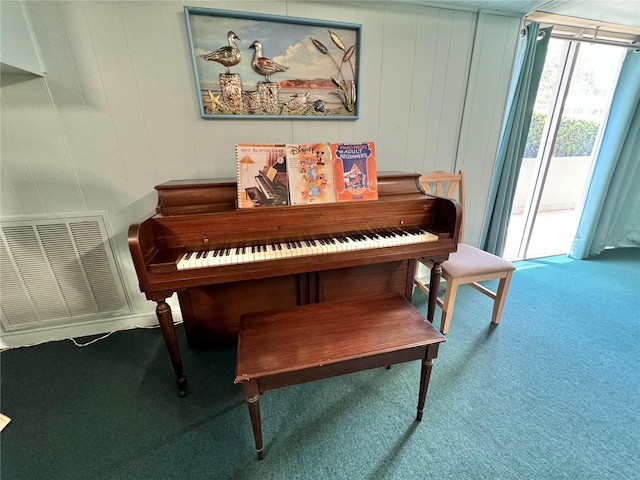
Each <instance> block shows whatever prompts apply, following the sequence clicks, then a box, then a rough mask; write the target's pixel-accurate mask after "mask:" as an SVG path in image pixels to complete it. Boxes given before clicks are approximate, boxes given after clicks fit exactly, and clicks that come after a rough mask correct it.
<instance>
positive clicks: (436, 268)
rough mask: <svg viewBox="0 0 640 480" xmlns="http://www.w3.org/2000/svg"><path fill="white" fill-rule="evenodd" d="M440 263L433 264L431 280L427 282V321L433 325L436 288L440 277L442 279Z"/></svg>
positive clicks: (436, 302) (436, 296)
mask: <svg viewBox="0 0 640 480" xmlns="http://www.w3.org/2000/svg"><path fill="white" fill-rule="evenodd" d="M441 263H442V262H433V267H432V268H431V278H430V280H429V304H428V306H427V320H429V321H430V322H431V323H433V318H434V316H435V314H436V305H437V304H438V287H439V286H440V277H442V266H441Z"/></svg>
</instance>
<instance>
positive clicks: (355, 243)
mask: <svg viewBox="0 0 640 480" xmlns="http://www.w3.org/2000/svg"><path fill="white" fill-rule="evenodd" d="M437 240H438V236H437V235H434V234H432V233H429V232H427V231H425V230H421V229H411V230H384V231H375V232H366V233H360V234H349V235H344V236H334V237H328V238H320V239H314V240H293V241H289V242H279V243H271V244H264V245H250V246H236V247H231V248H220V249H214V250H206V251H200V252H188V253H185V254H183V255H181V256H180V258H179V259H178V261H177V263H176V266H177V268H178V270H189V269H193V268H205V267H217V266H222V265H238V264H243V263H254V262H263V261H270V260H280V259H287V258H296V257H305V256H313V255H326V254H331V253H341V252H351V251H355V250H368V249H374V248H384V247H397V246H401V245H411V244H417V243H422V242H434V241H437Z"/></svg>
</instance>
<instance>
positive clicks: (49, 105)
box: [0, 1, 520, 312]
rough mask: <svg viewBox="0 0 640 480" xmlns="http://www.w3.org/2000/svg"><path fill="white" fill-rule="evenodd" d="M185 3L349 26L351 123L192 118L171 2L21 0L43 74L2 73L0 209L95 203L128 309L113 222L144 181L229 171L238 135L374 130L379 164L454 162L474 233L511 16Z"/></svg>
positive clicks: (119, 234)
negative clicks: (356, 74)
mask: <svg viewBox="0 0 640 480" xmlns="http://www.w3.org/2000/svg"><path fill="white" fill-rule="evenodd" d="M2 3H5V2H4V1H3V2H2ZM189 4H190V5H194V6H201V7H210V8H221V9H228V10H246V11H252V12H258V13H266V14H277V15H288V16H296V17H306V18H318V19H325V20H334V21H344V22H351V23H359V24H362V26H363V27H362V46H361V65H360V66H361V71H360V79H361V85H360V96H359V101H360V119H359V120H357V121H309V120H307V121H305V120H277V121H273V120H271V121H266V120H202V119H201V118H200V117H199V114H198V109H197V102H196V91H195V85H194V80H193V72H192V66H191V57H190V52H189V51H188V39H187V32H186V27H185V19H184V12H183V6H184V3H183V2H172V1H157V2H156V1H126V2H124V1H123V2H115V1H104V2H102V1H91V2H75V1H74V2H65V1H42V2H38V1H29V2H26V7H27V11H28V14H29V16H30V18H31V22H32V24H33V28H34V31H35V34H36V37H37V39H38V42H39V45H40V49H41V52H42V57H43V60H44V63H45V65H46V67H47V72H48V73H47V74H46V76H45V77H43V78H37V77H24V76H19V75H3V76H2V93H1V98H0V101H1V108H2V125H1V141H2V143H1V155H2V172H1V177H0V178H1V182H2V184H1V195H2V197H1V201H2V204H1V208H2V210H1V213H2V216H3V217H14V216H25V215H27V216H32V215H48V214H55V215H63V214H65V213H82V212H87V213H90V212H106V214H107V218H108V219H109V225H108V228H109V230H110V234H111V237H112V240H113V243H114V245H115V246H116V256H117V258H118V260H119V262H120V265H121V268H122V269H123V272H124V274H125V278H126V279H127V282H128V286H129V289H130V293H131V296H132V297H133V301H134V306H135V308H136V310H137V311H138V312H151V311H152V310H153V305H152V304H151V303H150V302H146V301H145V300H144V299H143V297H142V295H141V294H139V293H138V289H137V279H136V276H135V273H134V271H133V268H132V265H131V261H130V258H129V253H128V249H127V246H126V230H127V227H128V226H129V224H131V223H133V222H136V221H138V220H140V219H142V218H144V217H146V216H148V215H150V214H151V213H152V211H153V208H154V206H155V201H156V197H155V191H154V189H153V187H154V186H155V185H156V184H159V183H162V182H165V181H167V180H171V179H178V178H183V179H184V178H205V177H230V176H233V175H234V172H235V165H234V146H235V144H236V143H238V142H274V141H276V142H307V141H322V140H327V141H364V140H373V141H375V142H376V144H377V150H378V155H377V161H378V168H379V170H407V171H420V172H427V171H431V170H434V169H443V170H453V169H457V168H464V169H465V170H466V172H467V182H468V190H469V192H468V198H469V204H470V205H471V204H473V207H472V208H469V209H468V210H467V212H468V218H467V232H468V236H467V241H468V242H469V243H474V242H477V238H476V237H478V236H479V232H480V230H481V226H482V220H483V216H484V211H482V209H483V208H484V205H485V204H486V192H487V190H488V188H489V180H490V176H491V173H492V170H493V162H494V157H495V151H496V149H497V142H498V137H499V131H500V126H501V121H502V115H503V109H504V104H505V100H506V95H507V88H508V81H509V77H510V72H511V67H512V61H513V53H514V49H515V44H516V41H517V35H518V30H519V24H520V22H519V19H516V18H511V17H505V16H496V15H488V14H483V13H476V12H469V11H462V10H450V9H443V8H433V7H425V6H419V5H413V4H411V3H402V2H389V3H387V2H373V1H369V2H367V1H362V2H344V1H335V2H333V1H318V2H296V1H286V2H282V1H274V2H268V1H259V2H258V1H256V2H250V1H243V2H215V1H210V2H190V3H189ZM250 40H251V39H247V40H246V41H245V42H244V43H243V44H242V47H244V48H248V45H249V44H250ZM223 41H224V39H223V38H222V37H221V42H223Z"/></svg>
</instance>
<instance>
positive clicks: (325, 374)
mask: <svg viewBox="0 0 640 480" xmlns="http://www.w3.org/2000/svg"><path fill="white" fill-rule="evenodd" d="M444 341H445V337H444V336H443V335H442V334H441V333H440V332H439V331H438V330H437V329H436V328H434V327H433V325H432V324H431V323H430V322H428V321H426V320H425V319H424V317H423V316H422V315H421V314H420V313H419V312H418V311H417V310H416V309H415V308H414V307H413V305H411V303H409V302H408V301H407V300H406V299H405V298H404V297H402V296H401V295H398V294H383V295H377V296H367V297H355V298H351V299H348V300H340V301H335V302H324V303H316V304H310V305H304V306H300V307H295V308H292V309H287V310H274V311H269V312H259V313H251V314H246V315H243V317H242V320H241V325H240V335H239V338H238V355H237V361H236V379H235V383H241V384H242V388H243V392H244V395H245V397H246V400H247V405H248V407H249V415H250V417H251V425H252V427H253V436H254V439H255V443H256V452H257V457H258V460H262V459H263V458H264V451H263V444H262V426H261V420H260V402H259V399H260V395H261V394H263V393H264V392H265V391H267V390H273V389H276V388H280V387H286V386H288V385H295V384H298V383H304V382H310V381H313V380H320V379H323V378H329V377H333V376H336V375H343V374H346V373H353V372H358V371H361V370H367V369H371V368H377V367H385V366H390V365H393V364H396V363H402V362H408V361H411V360H422V369H421V373H420V388H419V394H418V413H417V417H416V420H417V421H420V420H421V419H422V412H423V410H424V403H425V398H426V395H427V387H428V385H429V377H430V375H431V369H432V366H433V359H434V358H436V356H437V354H438V347H439V345H440V343H441V342H444Z"/></svg>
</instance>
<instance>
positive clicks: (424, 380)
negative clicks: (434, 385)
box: [416, 358, 433, 422]
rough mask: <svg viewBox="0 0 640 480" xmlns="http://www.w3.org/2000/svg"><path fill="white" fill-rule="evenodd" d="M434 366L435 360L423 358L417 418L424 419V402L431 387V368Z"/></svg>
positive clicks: (418, 419)
mask: <svg viewBox="0 0 640 480" xmlns="http://www.w3.org/2000/svg"><path fill="white" fill-rule="evenodd" d="M432 368H433V360H432V359H427V358H423V359H422V369H421V370H420V392H419V393H418V414H417V415H416V420H417V421H418V422H419V421H421V420H422V412H424V402H425V400H426V398H427V388H428V387H429V378H430V377H431V369H432Z"/></svg>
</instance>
